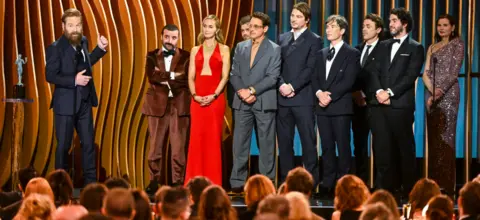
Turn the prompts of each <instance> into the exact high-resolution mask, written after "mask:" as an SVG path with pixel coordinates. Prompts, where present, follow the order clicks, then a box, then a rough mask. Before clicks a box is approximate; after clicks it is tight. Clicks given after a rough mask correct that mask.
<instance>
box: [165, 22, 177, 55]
mask: <svg viewBox="0 0 480 220" xmlns="http://www.w3.org/2000/svg"><path fill="white" fill-rule="evenodd" d="M179 37H180V31H179V29H178V27H177V25H174V24H167V25H165V27H163V28H162V44H163V47H165V49H167V50H174V49H175V48H176V47H177V43H178V39H179Z"/></svg>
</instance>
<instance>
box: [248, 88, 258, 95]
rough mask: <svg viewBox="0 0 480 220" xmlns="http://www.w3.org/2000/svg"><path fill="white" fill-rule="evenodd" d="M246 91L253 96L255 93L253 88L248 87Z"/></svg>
mask: <svg viewBox="0 0 480 220" xmlns="http://www.w3.org/2000/svg"><path fill="white" fill-rule="evenodd" d="M248 90H250V94H251V95H255V93H256V91H255V89H254V88H253V86H250V87H248Z"/></svg>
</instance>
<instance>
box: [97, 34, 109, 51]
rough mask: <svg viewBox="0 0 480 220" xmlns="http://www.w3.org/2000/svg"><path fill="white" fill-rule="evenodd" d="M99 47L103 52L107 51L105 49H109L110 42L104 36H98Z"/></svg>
mask: <svg viewBox="0 0 480 220" xmlns="http://www.w3.org/2000/svg"><path fill="white" fill-rule="evenodd" d="M97 46H98V47H99V48H100V49H102V50H105V48H107V46H108V40H107V38H105V37H104V36H102V35H100V34H99V35H98V39H97Z"/></svg>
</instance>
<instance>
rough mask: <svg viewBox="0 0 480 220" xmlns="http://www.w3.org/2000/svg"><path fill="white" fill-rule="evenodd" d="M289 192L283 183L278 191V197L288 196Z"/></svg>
mask: <svg viewBox="0 0 480 220" xmlns="http://www.w3.org/2000/svg"><path fill="white" fill-rule="evenodd" d="M286 193H287V191H286V190H285V183H282V184H281V185H280V186H279V187H278V189H277V195H283V194H286Z"/></svg>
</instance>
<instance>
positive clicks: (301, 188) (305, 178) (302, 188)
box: [285, 167, 313, 196]
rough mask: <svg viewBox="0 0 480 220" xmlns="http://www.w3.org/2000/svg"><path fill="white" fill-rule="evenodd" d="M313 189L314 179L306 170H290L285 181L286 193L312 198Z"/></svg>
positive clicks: (301, 168)
mask: <svg viewBox="0 0 480 220" xmlns="http://www.w3.org/2000/svg"><path fill="white" fill-rule="evenodd" d="M312 189H313V177H312V174H310V173H309V172H308V171H307V170H306V169H305V168H303V167H297V168H295V169H293V170H290V171H289V172H288V175H287V179H286V180H285V191H286V192H294V191H296V192H301V193H303V194H304V195H306V196H310V193H311V192H312Z"/></svg>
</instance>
